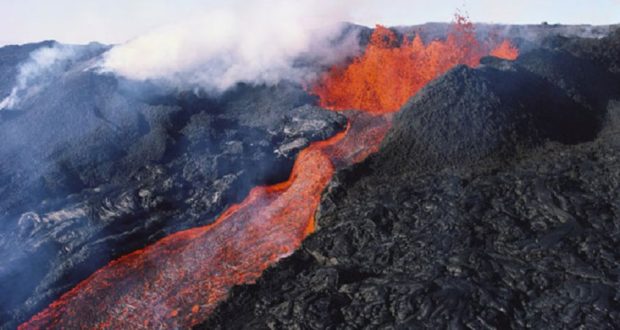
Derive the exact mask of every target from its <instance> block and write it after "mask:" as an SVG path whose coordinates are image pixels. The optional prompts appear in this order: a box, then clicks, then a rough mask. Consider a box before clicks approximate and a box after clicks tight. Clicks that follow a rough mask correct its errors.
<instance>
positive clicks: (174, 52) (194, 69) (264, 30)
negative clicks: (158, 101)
mask: <svg viewBox="0 0 620 330" xmlns="http://www.w3.org/2000/svg"><path fill="white" fill-rule="evenodd" d="M344 9H345V8H344V6H343V5H342V2H341V3H340V4H329V3H326V2H325V1H311V0H304V1H295V2H293V1H282V0H276V1H269V0H263V1H254V2H252V4H251V5H249V6H248V5H246V6H245V7H243V8H235V9H234V10H233V9H220V10H216V11H213V12H210V13H207V14H204V15H200V16H198V17H196V18H193V19H191V20H188V21H186V22H183V23H181V24H176V25H172V26H168V27H165V28H162V29H159V30H157V31H154V32H152V33H150V34H147V35H144V36H142V37H138V38H136V39H134V40H131V41H129V42H128V43H126V44H122V45H119V46H116V47H114V48H112V49H111V50H110V51H109V52H107V53H106V54H105V55H104V57H103V61H102V63H101V65H100V68H99V70H100V71H101V72H111V73H114V74H117V75H120V76H123V77H125V78H128V79H131V80H138V81H146V80H149V81H152V82H158V83H161V84H163V85H165V86H168V87H173V88H176V89H191V88H201V89H202V90H205V91H207V92H215V93H219V92H222V91H225V90H226V89H228V88H230V87H233V86H234V85H236V84H237V83H240V82H244V83H249V84H276V83H277V82H279V81H281V80H283V79H286V80H293V81H297V82H302V83H303V82H307V81H309V80H311V79H313V78H314V76H313V75H314V73H313V72H316V70H309V69H308V67H307V66H304V65H299V59H300V58H303V60H304V61H310V62H311V63H312V64H313V65H329V64H331V63H334V62H335V61H338V60H341V59H342V58H344V57H346V56H349V55H352V54H354V53H355V52H357V51H358V50H359V46H358V43H357V39H356V36H355V35H352V34H351V35H348V37H345V40H344V42H343V41H342V40H340V42H338V43H335V42H332V41H333V40H334V38H336V37H339V36H342V31H343V30H342V29H343V24H338V22H342V21H344V20H346V16H345V15H344V13H345V12H346V10H344ZM326 26H328V27H327V28H326Z"/></svg>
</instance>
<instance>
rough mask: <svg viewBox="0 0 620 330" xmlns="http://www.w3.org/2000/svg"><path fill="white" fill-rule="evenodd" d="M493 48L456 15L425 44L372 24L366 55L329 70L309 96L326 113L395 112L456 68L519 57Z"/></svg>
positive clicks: (509, 48) (508, 48) (507, 47)
mask: <svg viewBox="0 0 620 330" xmlns="http://www.w3.org/2000/svg"><path fill="white" fill-rule="evenodd" d="M496 44H497V42H487V43H482V42H480V41H478V40H477V39H476V34H475V31H474V26H473V24H472V23H470V22H468V21H467V20H466V19H465V18H463V17H461V16H456V21H455V23H454V24H453V26H452V28H451V30H450V33H449V34H448V37H447V38H446V40H444V41H439V40H435V41H432V42H430V43H428V44H424V43H423V42H422V39H421V38H420V36H419V35H418V36H416V37H414V38H413V40H409V39H407V38H405V39H404V40H402V41H401V40H399V38H398V37H397V36H396V34H395V33H394V32H393V31H392V30H390V29H388V28H385V27H383V26H377V28H376V29H375V31H374V33H373V34H372V36H371V39H370V43H369V45H368V47H367V48H366V51H365V53H364V54H363V55H362V56H360V57H358V58H356V59H354V60H353V62H352V63H351V64H350V65H348V66H347V67H345V68H339V67H336V68H332V69H331V70H330V71H329V72H328V73H327V74H326V75H325V76H324V77H323V79H322V80H321V81H320V82H319V83H318V84H317V85H316V86H315V87H314V89H313V92H314V93H315V94H317V95H318V96H319V97H320V99H321V105H322V106H323V107H326V108H329V109H334V110H344V109H361V110H364V111H369V112H373V113H390V112H394V111H397V110H398V109H399V108H400V107H401V106H402V105H403V104H404V103H405V102H407V100H408V99H409V98H410V97H411V96H413V95H414V94H415V93H416V92H418V91H419V90H420V89H421V88H422V87H424V86H425V85H426V84H428V83H429V82H430V81H431V80H433V79H435V78H437V77H438V76H440V75H442V74H443V73H445V72H446V71H448V70H449V69H450V68H452V67H454V66H456V65H458V64H465V65H469V66H471V67H475V66H477V65H478V64H479V63H480V59H481V58H482V57H483V56H486V55H489V54H491V55H493V56H497V57H501V58H505V59H511V60H512V59H515V58H516V57H517V56H518V55H519V51H518V50H517V48H515V47H514V46H513V45H512V44H511V43H510V42H509V41H507V40H504V41H502V42H501V43H499V45H496Z"/></svg>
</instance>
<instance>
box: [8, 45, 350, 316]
mask: <svg viewBox="0 0 620 330" xmlns="http://www.w3.org/2000/svg"><path fill="white" fill-rule="evenodd" d="M57 46H58V44H55V43H49V44H47V43H45V44H41V45H34V46H32V47H27V46H23V47H7V48H0V70H1V69H2V67H1V64H2V63H9V64H11V63H13V65H17V64H15V63H14V62H16V61H14V60H13V58H14V57H19V58H22V61H27V60H28V56H27V54H29V53H28V52H27V51H30V52H32V51H36V50H37V49H40V47H57ZM24 47H25V48H24ZM102 49H105V48H102ZM22 50H23V54H21V53H20V54H21V55H20V54H17V53H16V52H17V51H19V52H22ZM100 53H101V52H99V53H92V54H90V55H89V56H86V57H84V56H82V57H80V58H77V59H74V60H73V61H72V62H70V63H68V64H67V65H66V67H65V68H62V69H63V70H61V71H60V72H55V74H56V76H55V78H54V80H53V82H52V83H46V84H40V85H39V86H38V88H39V89H40V90H38V91H37V92H36V93H32V94H28V95H27V97H26V98H24V99H23V100H21V102H20V103H19V106H18V107H17V108H15V109H8V110H7V109H5V110H0V113H2V114H5V115H3V116H1V117H0V140H2V143H1V144H0V196H2V198H0V260H1V262H0V292H1V293H2V298H1V299H0V328H12V327H15V326H16V325H18V324H19V323H21V322H23V321H26V320H27V319H28V318H29V317H31V316H32V315H33V314H34V313H36V312H38V311H40V310H41V309H42V308H44V307H46V306H47V305H48V304H49V303H50V302H51V301H53V300H54V299H56V298H58V297H59V296H60V294H62V293H64V292H66V291H67V290H68V289H70V288H72V287H73V286H75V285H76V284H77V283H78V282H79V281H81V280H83V279H85V278H86V277H87V276H89V275H90V274H92V273H93V272H94V271H95V270H97V269H98V268H100V267H102V266H104V265H105V264H107V263H108V262H109V261H111V260H113V259H115V258H118V257H120V256H122V255H124V254H127V253H129V252H132V251H135V250H136V249H139V248H142V247H144V246H146V245H147V244H150V243H153V242H155V241H156V240H158V239H160V238H162V237H165V236H167V235H169V234H171V233H173V232H177V231H180V230H183V229H188V228H192V227H196V226H201V225H206V224H209V223H211V222H212V221H213V220H215V218H216V217H217V215H218V214H219V213H220V212H222V211H224V210H225V209H226V208H227V207H228V206H229V205H231V204H234V203H237V202H240V201H241V200H243V198H245V196H246V195H247V193H248V191H249V190H250V189H251V188H253V187H254V186H256V185H264V184H271V183H275V182H280V181H284V180H285V179H287V178H288V174H289V173H290V171H291V168H292V165H293V161H294V159H295V157H296V155H297V153H298V151H299V150H301V149H303V148H305V147H306V146H308V145H309V144H310V143H311V142H313V141H317V140H322V139H326V138H328V137H330V136H332V135H334V134H335V133H337V132H338V131H340V130H342V129H343V128H344V127H345V124H346V119H345V118H344V117H343V116H341V115H339V114H337V113H335V112H331V111H326V110H323V109H320V108H317V107H314V106H312V105H311V104H314V103H315V100H314V98H313V97H311V96H310V95H308V94H307V93H306V92H305V91H304V90H303V89H302V87H301V86H298V85H296V84H293V83H286V82H283V83H281V84H279V85H277V86H273V87H268V86H249V85H239V86H237V87H236V88H235V89H233V90H231V91H228V92H227V93H225V94H224V95H218V96H208V95H204V96H200V95H196V94H194V93H174V94H173V93H168V92H165V91H161V90H158V89H157V88H156V87H154V86H150V85H149V83H148V82H147V83H138V82H131V81H124V80H121V79H118V78H116V77H114V76H111V75H102V74H99V73H97V72H95V71H93V70H90V69H88V67H89V65H90V64H91V63H92V61H93V60H96V58H97V56H98V54H100ZM18 55H20V56H18ZM18 71H19V70H13V71H12V73H11V72H8V71H6V72H4V71H0V80H2V81H4V80H6V81H14V80H15V79H16V78H15V75H17V74H19V72H18ZM3 74H6V77H5V76H3ZM11 74H12V75H13V76H12V78H10V76H11ZM7 77H8V78H7ZM2 81H0V83H1V82H2ZM0 87H2V86H0ZM0 92H1V93H0V100H1V99H3V98H4V97H5V96H8V94H9V93H10V88H8V89H6V88H5V89H2V88H0ZM7 113H10V114H11V115H6V114H7Z"/></svg>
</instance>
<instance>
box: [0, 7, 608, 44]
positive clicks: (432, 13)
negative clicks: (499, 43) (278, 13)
mask: <svg viewBox="0 0 620 330" xmlns="http://www.w3.org/2000/svg"><path fill="white" fill-rule="evenodd" d="M248 2H249V1H247V0H246V1H241V0H227V1H222V0H220V1H216V0H177V1H167V0H133V1H126V0H105V1H104V0H82V1H74V0H55V1H48V0H20V1H13V0H0V9H1V12H2V13H3V15H2V19H0V31H1V33H0V45H5V44H21V43H26V42H33V41H40V40H47V39H54V40H58V41H61V42H65V43H87V42H90V41H99V42H103V43H121V42H124V41H127V40H129V39H132V38H134V37H136V36H140V35H142V34H145V33H147V32H149V31H152V30H153V29H155V28H157V27H160V26H163V25H169V24H173V23H176V22H179V21H183V20H186V19H188V18H191V17H196V16H197V15H202V14H205V13H208V12H209V11H212V10H215V9H218V8H222V7H224V8H230V7H232V8H242V7H245V6H247V4H248ZM252 2H259V3H262V4H263V5H265V6H269V5H273V3H274V1H271V0H253V1H252ZM311 2H312V3H314V4H315V5H316V6H326V5H328V6H332V7H339V9H338V10H339V11H341V13H340V15H339V16H337V17H338V19H342V20H347V21H351V22H355V23H358V24H363V25H368V26H372V25H374V24H376V23H381V24H385V25H411V24H419V23H424V22H429V21H449V20H450V19H451V17H452V15H453V14H454V12H455V10H456V9H457V8H461V9H462V10H464V11H467V12H468V13H469V16H470V17H471V19H472V20H473V21H476V22H493V23H534V24H536V23H541V22H543V21H547V22H549V23H563V24H596V25H599V24H614V23H620V0H591V1H586V0H582V1H578V0H547V1H544V0H538V1H537V0H521V1H497V0H466V1H463V0H448V1H434V2H428V1H420V0H393V1H389V2H388V1H385V0H359V1H355V0H335V1H334V0H331V1H330V0H322V1H319V0H314V1H311ZM386 3H389V4H386ZM429 3H430V4H429ZM248 31H251V29H249V30H248Z"/></svg>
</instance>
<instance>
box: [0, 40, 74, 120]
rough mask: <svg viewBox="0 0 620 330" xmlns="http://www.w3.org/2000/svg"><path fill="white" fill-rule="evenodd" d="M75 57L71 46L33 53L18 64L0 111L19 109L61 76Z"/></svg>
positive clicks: (54, 47)
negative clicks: (23, 102) (9, 91)
mask: <svg viewBox="0 0 620 330" xmlns="http://www.w3.org/2000/svg"><path fill="white" fill-rule="evenodd" d="M76 56H77V51H76V50H75V49H74V48H73V47H72V46H66V45H60V44H54V46H53V47H42V48H39V49H37V50H35V51H33V52H32V53H31V54H30V58H29V59H28V60H27V61H25V62H24V63H22V64H20V66H19V71H18V75H17V79H16V80H17V81H16V84H15V86H14V87H13V89H12V90H11V94H9V96H7V97H5V98H4V99H3V100H2V101H0V110H3V109H14V108H17V107H19V104H20V103H21V101H22V100H24V99H26V98H28V97H31V96H33V95H35V94H37V93H38V92H39V91H41V90H42V89H43V88H45V87H46V86H47V85H48V84H49V83H50V82H52V80H53V79H54V78H55V77H57V76H58V75H60V74H62V73H63V72H64V71H65V69H66V66H67V64H68V63H69V62H70V61H71V60H72V59H74V58H75V57H76Z"/></svg>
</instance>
